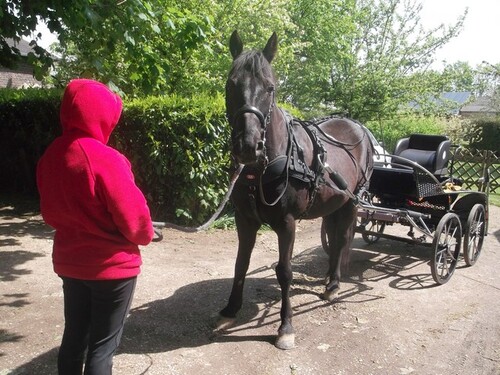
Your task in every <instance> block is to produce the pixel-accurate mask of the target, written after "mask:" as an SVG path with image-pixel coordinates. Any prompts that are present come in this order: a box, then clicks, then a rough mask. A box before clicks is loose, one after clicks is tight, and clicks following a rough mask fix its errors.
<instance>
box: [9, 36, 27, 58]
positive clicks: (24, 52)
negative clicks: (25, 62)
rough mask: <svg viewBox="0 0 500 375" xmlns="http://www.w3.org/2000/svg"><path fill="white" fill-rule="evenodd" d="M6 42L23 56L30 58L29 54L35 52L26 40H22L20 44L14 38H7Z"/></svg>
mask: <svg viewBox="0 0 500 375" xmlns="http://www.w3.org/2000/svg"><path fill="white" fill-rule="evenodd" d="M5 41H6V42H7V44H8V45H9V47H11V48H12V47H15V48H17V49H18V50H19V52H20V53H21V56H28V53H30V52H33V48H32V47H31V46H30V44H29V42H27V41H26V40H24V39H21V40H20V41H19V42H18V41H15V40H14V39H12V38H5Z"/></svg>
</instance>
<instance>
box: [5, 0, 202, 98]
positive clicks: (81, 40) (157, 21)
mask: <svg viewBox="0 0 500 375" xmlns="http://www.w3.org/2000/svg"><path fill="white" fill-rule="evenodd" d="M179 9H183V8H181V7H178V8H173V7H168V4H167V2H166V1H160V0H158V1H157V0H153V1H146V0H74V1H65V0H43V1H29V2H28V1H23V0H4V1H2V3H1V5H0V17H1V18H0V27H1V28H0V47H1V48H2V50H1V52H0V63H1V64H2V66H7V67H12V66H14V65H15V63H16V62H17V61H18V60H19V58H20V56H19V51H17V50H16V49H13V48H11V47H10V46H9V45H8V44H7V42H6V38H13V39H14V40H19V39H20V38H21V37H30V36H31V35H32V33H33V32H34V31H35V29H36V26H37V23H38V22H45V23H46V24H47V26H48V28H49V30H50V31H51V32H53V33H56V34H58V39H59V43H60V49H59V52H63V60H62V61H61V64H62V67H63V68H64V69H66V72H68V73H69V74H70V75H72V76H75V75H84V76H85V75H86V76H92V77H94V78H98V79H102V80H104V81H107V82H111V84H113V83H114V84H115V85H116V86H121V87H120V89H122V90H123V91H128V92H129V93H131V92H134V90H135V91H138V90H142V91H143V92H144V93H153V92H159V91H161V90H164V89H165V87H168V84H169V83H170V85H174V84H175V83H172V82H174V81H175V77H176V73H177V72H178V71H179V70H181V69H177V70H176V68H177V65H176V64H177V63H178V62H179V60H182V59H186V58H187V56H188V55H189V53H190V52H191V51H193V50H196V49H198V48H200V46H202V45H203V42H204V40H205V39H206V32H207V31H210V29H211V24H210V20H209V19H201V18H198V17H196V16H194V15H192V14H190V12H189V11H188V10H186V11H179ZM40 37H41V35H40V34H38V35H35V37H34V38H33V40H32V41H31V45H32V46H33V47H34V53H33V54H31V55H30V56H29V61H30V62H31V63H32V64H33V66H34V68H35V73H36V76H37V77H38V78H41V77H42V76H44V75H47V73H48V71H49V69H50V67H51V66H52V64H53V58H52V56H51V55H50V54H49V53H48V52H47V51H46V50H45V49H43V48H41V47H40V46H38V44H37V42H38V41H39V39H40ZM180 66H181V67H182V64H181V65H180ZM64 74H65V73H61V75H60V77H59V78H60V79H62V80H63V81H64V80H65V79H67V78H68V76H65V75H64ZM166 77H169V78H170V81H169V82H167V81H168V79H167V78H166Z"/></svg>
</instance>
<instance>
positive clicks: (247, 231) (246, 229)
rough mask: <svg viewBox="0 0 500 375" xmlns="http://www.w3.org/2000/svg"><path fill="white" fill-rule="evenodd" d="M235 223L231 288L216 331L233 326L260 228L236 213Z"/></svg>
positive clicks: (258, 224) (241, 300) (255, 222)
mask: <svg viewBox="0 0 500 375" xmlns="http://www.w3.org/2000/svg"><path fill="white" fill-rule="evenodd" d="M235 222H236V227H237V231H238V255H237V257H236V263H235V266H234V279H233V287H232V289H231V295H230V296H229V301H228V303H227V306H226V307H225V308H224V309H222V310H221V311H220V313H219V314H220V316H221V317H220V319H219V321H218V322H217V326H216V329H217V330H224V329H227V328H230V327H231V326H233V325H234V322H235V320H236V314H237V313H238V311H239V310H240V309H241V305H242V304H243V286H244V284H245V277H246V274H247V271H248V267H249V265H250V257H251V255H252V250H253V248H254V246H255V240H256V237H257V231H258V230H259V228H260V222H258V221H257V220H254V219H249V218H247V217H243V216H242V215H241V214H239V213H238V212H236V214H235Z"/></svg>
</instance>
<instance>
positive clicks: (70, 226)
mask: <svg viewBox="0 0 500 375" xmlns="http://www.w3.org/2000/svg"><path fill="white" fill-rule="evenodd" d="M121 111H122V101H121V99H120V97H119V96H118V95H116V94H115V93H113V92H112V91H110V90H109V89H108V87H107V86H105V85H104V84H102V83H100V82H96V81H93V80H88V79H75V80H73V81H71V82H70V83H69V84H68V86H67V87H66V90H65V92H64V95H63V99H62V103H61V110H60V120H61V125H62V135H61V136H60V137H58V138H57V139H55V140H54V141H53V142H52V143H51V144H50V145H49V147H48V148H47V150H46V151H45V153H44V154H43V155H42V157H41V159H40V160H39V162H38V165H37V185H38V190H39V193H40V209H41V213H42V217H43V219H44V221H45V222H46V223H47V224H48V225H50V226H51V227H53V228H54V229H55V234H54V243H53V252H52V259H53V265H54V271H55V272H56V273H57V275H59V276H60V277H61V278H62V282H63V292H64V318H65V327H64V334H63V338H62V342H61V347H60V349H59V356H58V370H59V374H64V375H73V374H79V375H81V374H82V371H83V368H84V363H85V372H84V374H85V375H94V374H97V375H106V374H111V373H112V365H113V363H112V362H113V354H114V352H115V351H116V349H117V347H118V345H119V342H120V338H121V335H122V331H123V326H124V322H125V318H126V316H127V314H128V311H129V309H130V305H131V302H132V298H133V294H134V290H135V285H136V280H137V275H138V274H139V272H140V266H141V263H142V262H141V255H140V251H139V245H142V246H145V245H147V244H149V243H150V242H151V240H152V238H153V235H154V232H153V225H152V221H151V215H150V211H149V208H148V206H147V203H146V199H145V198H144V195H143V194H142V192H141V191H140V190H139V188H138V187H137V186H136V184H135V182H134V176H133V174H132V170H131V165H130V163H129V161H128V160H127V159H126V157H125V156H124V155H122V154H120V153H119V152H118V151H117V150H115V149H113V148H111V147H109V146H107V143H108V140H109V137H110V135H111V132H112V131H113V129H114V128H115V126H116V125H117V123H118V120H119V118H120V115H121ZM85 352H86V356H85Z"/></svg>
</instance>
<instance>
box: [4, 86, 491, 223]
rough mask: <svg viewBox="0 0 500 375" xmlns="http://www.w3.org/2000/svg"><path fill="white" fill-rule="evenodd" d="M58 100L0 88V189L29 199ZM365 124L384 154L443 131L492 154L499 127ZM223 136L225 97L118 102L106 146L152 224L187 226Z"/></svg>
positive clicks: (211, 206)
mask: <svg viewBox="0 0 500 375" xmlns="http://www.w3.org/2000/svg"><path fill="white" fill-rule="evenodd" d="M61 95H62V91H60V90H40V89H28V90H7V89H3V90H0V192H3V193H5V192H17V193H19V192H20V193H30V194H33V195H36V182H35V169H36V162H37V161H38V159H39V158H40V156H41V155H42V153H43V151H44V150H45V148H46V147H47V146H48V144H49V143H50V142H51V141H52V140H53V139H54V138H55V137H56V136H57V135H59V134H60V124H59V106H60V100H61ZM288 110H289V111H290V112H291V113H294V114H295V115H297V116H299V117H300V114H297V113H295V112H294V109H293V108H288ZM366 125H367V126H368V127H369V128H370V129H371V130H372V132H373V133H374V135H375V137H376V138H377V139H378V140H380V141H383V142H384V147H385V149H386V150H388V151H389V152H392V151H393V150H394V146H395V144H396V141H397V140H398V139H400V138H403V137H406V136H408V135H409V134H411V133H426V134H446V135H449V136H450V137H451V138H452V140H453V141H454V142H463V140H464V139H465V141H466V142H467V144H468V143H471V144H472V143H473V144H474V146H476V148H481V149H488V147H484V145H486V144H485V142H489V145H491V147H494V150H498V144H500V139H499V130H498V129H499V128H498V124H497V125H492V126H486V125H484V124H483V125H482V127H481V129H482V133H481V134H482V136H478V137H474V135H477V133H478V131H477V130H475V128H473V127H472V126H471V125H470V123H469V122H467V121H461V120H457V119H454V120H453V119H452V120H450V119H440V118H429V117H422V116H411V115H408V116H401V117H397V118H395V119H392V120H382V121H371V122H369V123H367V124H366ZM485 129H486V130H488V129H492V130H491V132H490V131H489V130H488V132H486V130H485ZM464 134H466V136H464ZM229 139H230V129H229V125H228V124H227V121H226V119H225V105H224V98H223V97H222V96H221V95H216V96H211V95H205V94H200V95H198V96H196V97H193V98H181V97H177V96H169V97H151V98H144V99H136V100H132V101H127V100H125V104H124V111H123V115H122V117H121V119H120V123H119V124H118V126H117V128H116V130H115V132H114V133H113V135H112V137H111V140H110V144H111V145H112V146H114V147H116V148H117V149H118V150H120V151H121V152H122V153H124V154H125V155H126V156H127V157H128V159H129V160H130V161H131V163H132V167H133V170H134V174H135V176H136V180H137V184H138V185H139V186H140V187H141V189H142V190H143V191H144V192H145V194H146V196H147V199H148V202H149V204H150V207H151V210H152V214H153V218H154V219H155V220H167V221H171V222H175V223H178V224H184V225H193V224H201V223H203V222H204V221H205V220H206V219H207V218H208V217H209V216H210V215H211V214H212V213H213V212H214V211H215V209H216V208H217V206H218V204H219V203H220V201H221V199H222V198H223V195H224V194H225V192H226V189H227V185H228V173H227V172H228V168H229V165H230V156H229ZM481 142H482V143H481ZM467 144H465V145H466V146H467ZM478 144H480V145H482V146H483V147H477V145H478ZM486 146H487V145H486Z"/></svg>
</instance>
